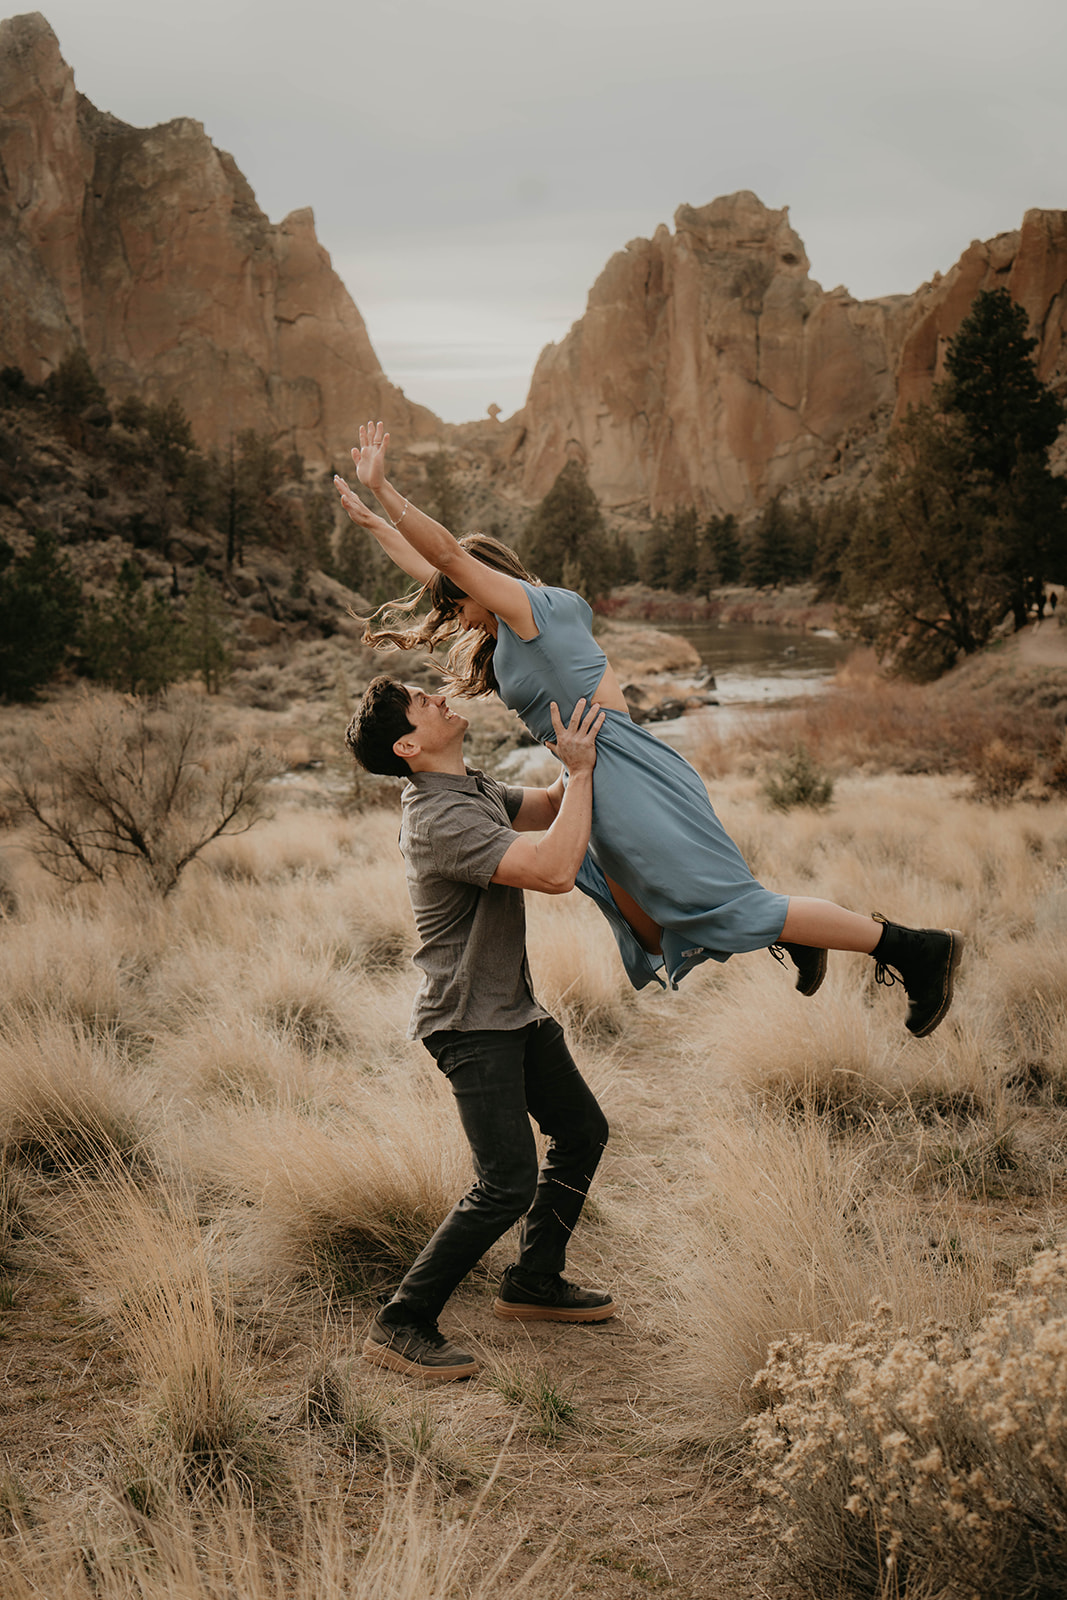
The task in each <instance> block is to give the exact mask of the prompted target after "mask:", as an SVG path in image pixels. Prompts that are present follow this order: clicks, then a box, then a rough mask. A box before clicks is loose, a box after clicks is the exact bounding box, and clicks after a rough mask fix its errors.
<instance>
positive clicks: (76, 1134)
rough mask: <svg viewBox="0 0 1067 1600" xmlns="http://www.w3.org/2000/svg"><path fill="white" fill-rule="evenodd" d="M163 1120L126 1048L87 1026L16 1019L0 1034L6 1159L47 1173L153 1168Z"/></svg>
mask: <svg viewBox="0 0 1067 1600" xmlns="http://www.w3.org/2000/svg"><path fill="white" fill-rule="evenodd" d="M155 1120H156V1119H155V1116H154V1113H153V1110H152V1106H151V1097H150V1093H149V1090H148V1088H147V1087H146V1085H145V1084H144V1083H143V1082H142V1081H140V1080H138V1079H137V1078H135V1077H134V1076H133V1074H132V1073H131V1072H130V1071H129V1070H128V1069H127V1066H126V1063H125V1060H124V1057H123V1055H122V1052H121V1050H120V1049H118V1048H117V1047H116V1045H115V1044H114V1043H113V1042H112V1041H109V1040H108V1039H106V1038H104V1039H99V1038H95V1037H93V1036H92V1035H91V1034H89V1033H88V1032H87V1031H86V1030H85V1028H84V1027H83V1026H81V1025H74V1026H71V1025H68V1024H64V1023H62V1022H59V1021H56V1020H54V1019H51V1018H41V1019H38V1021H37V1023H36V1025H34V1022H33V1020H32V1019H28V1020H27V1019H24V1020H21V1021H20V1020H18V1019H16V1020H15V1021H14V1022H13V1023H12V1025H11V1026H10V1027H8V1028H7V1029H5V1030H4V1031H2V1032H0V1154H2V1155H3V1156H4V1157H5V1158H6V1159H7V1160H8V1161H19V1162H22V1163H24V1164H25V1165H28V1166H31V1167H34V1168H36V1169H37V1170H39V1171H41V1172H46V1173H63V1172H67V1171H69V1170H70V1169H72V1168H83V1169H84V1168H91V1167H102V1168H103V1169H104V1170H109V1169H110V1168H111V1167H112V1165H113V1164H114V1162H115V1160H116V1159H117V1160H121V1161H123V1162H125V1163H127V1164H128V1165H130V1166H139V1165H145V1164H146V1163H147V1162H148V1160H149V1145H150V1141H151V1137H152V1130H153V1126H154V1123H155Z"/></svg>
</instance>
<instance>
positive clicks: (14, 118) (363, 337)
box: [0, 13, 443, 464]
mask: <svg viewBox="0 0 1067 1600" xmlns="http://www.w3.org/2000/svg"><path fill="white" fill-rule="evenodd" d="M0 304H2V305H3V307H4V312H3V316H2V317H0V365H13V366H20V367H22V369H23V370H24V371H25V373H26V374H27V376H28V377H29V378H31V379H32V380H34V381H40V380H41V379H43V378H44V377H45V376H47V374H48V373H49V372H50V371H51V370H52V369H53V368H54V367H55V366H56V365H57V363H58V362H59V361H60V360H61V359H62V357H63V356H64V355H65V354H67V352H68V351H69V350H70V349H71V347H72V346H73V345H74V344H75V343H81V344H83V345H84V347H85V349H86V351H87V353H88V355H89V359H90V360H91V362H92V364H93V366H94V367H95V369H96V370H97V372H98V374H99V376H100V377H101V378H102V380H103V382H104V384H105V386H106V387H107V389H108V392H109V393H110V394H112V395H114V396H116V397H118V398H122V397H123V396H125V395H127V394H130V393H137V394H140V395H141V396H143V397H144V398H145V399H147V400H152V401H165V400H168V399H170V398H171V397H173V396H176V397H177V398H178V399H179V400H180V401H181V403H182V405H183V406H184V407H185V410H186V411H187V413H188V414H189V416H190V417H191V418H192V419H193V422H194V427H195V430H196V433H197V435H198V438H199V440H200V442H201V443H202V444H203V445H224V444H225V443H226V441H227V440H228V439H229V438H230V437H231V435H232V434H233V433H236V432H239V431H240V430H241V429H244V428H255V429H257V430H258V431H261V432H266V433H268V434H270V435H271V436H272V437H273V438H274V439H276V440H277V441H278V442H279V443H280V444H282V445H283V446H284V447H285V448H286V449H295V450H297V451H299V452H300V454H301V455H303V456H304V458H305V459H306V460H309V461H312V462H314V461H319V462H322V463H327V464H328V463H330V462H333V461H341V460H343V459H344V456H345V453H346V451H347V448H348V446H349V445H350V444H351V442H352V441H351V433H352V427H353V423H354V421H355V420H356V419H358V418H360V417H367V416H379V415H385V416H388V417H389V419H390V426H391V431H392V433H393V436H394V438H395V439H396V440H397V442H398V443H399V444H407V443H411V442H413V441H415V440H417V439H420V438H430V437H433V436H435V435H439V434H440V433H441V432H442V426H443V425H442V424H441V423H440V422H439V420H438V419H437V418H436V417H435V416H434V415H433V414H432V413H431V412H429V411H427V410H426V409H425V408H424V407H422V406H416V405H413V404H412V403H411V402H410V401H409V400H407V399H406V397H405V396H404V395H403V393H402V391H400V390H399V389H397V388H395V387H394V386H393V385H392V384H390V383H389V382H388V380H387V379H386V377H385V374H384V373H383V372H382V369H381V366H380V364H379V362H378V358H377V356H376V355H375V353H374V350H373V349H372V347H371V343H370V340H369V338H368V336H367V330H366V328H365V327H364V324H363V319H362V318H361V316H360V314H359V312H358V311H357V309H356V307H355V305H354V304H353V302H352V300H351V298H350V296H349V294H348V292H347V290H346V289H345V286H344V284H343V283H342V282H341V280H340V278H338V276H337V274H336V273H335V272H334V271H333V268H332V267H331V265H330V258H329V256H328V255H327V253H326V251H325V250H324V249H323V248H322V246H321V245H320V244H319V242H318V240H317V239H316V237H315V228H314V221H313V218H312V215H311V212H310V211H295V212H293V213H292V215H290V216H288V217H286V218H285V220H284V221H283V222H281V223H279V224H277V225H275V224H272V223H271V222H270V221H269V219H268V218H267V217H266V216H265V215H264V213H263V212H262V211H261V210H260V209H259V207H258V206H257V205H256V200H255V196H254V194H253V193H252V190H251V189H250V187H249V185H248V183H247V182H246V181H245V179H244V178H243V176H242V175H241V173H240V172H239V171H238V169H237V166H236V165H235V163H234V161H233V159H232V157H231V156H229V155H227V154H226V153H225V152H223V151H221V150H217V149H216V148H215V146H214V145H213V144H212V143H211V141H210V139H208V137H207V135H206V134H205V133H204V130H203V128H202V127H201V125H200V123H198V122H193V121H191V120H189V119H187V118H179V119H177V120H176V121H174V122H168V123H164V124H163V125H161V126H160V127H156V128H132V127H128V126H127V125H126V124H124V123H122V122H119V121H117V120H116V119H115V118H114V117H111V116H108V115H106V114H105V113H102V112H99V111H97V110H96V109H95V108H94V107H93V106H92V105H90V104H89V102H88V101H87V100H86V99H85V98H84V97H83V96H81V95H79V94H78V93H77V91H76V89H75V86H74V75H73V73H72V72H71V69H70V68H69V67H68V66H67V64H66V62H65V61H64V60H63V57H62V55H61V54H60V50H59V44H58V41H57V39H56V36H55V34H54V33H53V32H52V30H51V28H50V27H49V25H48V23H47V22H46V21H45V19H44V18H43V17H42V16H40V15H39V14H37V13H33V14H30V15H26V16H20V17H14V18H10V19H8V20H7V21H5V22H3V23H0Z"/></svg>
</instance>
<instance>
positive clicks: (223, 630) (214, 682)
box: [183, 567, 233, 694]
mask: <svg viewBox="0 0 1067 1600" xmlns="http://www.w3.org/2000/svg"><path fill="white" fill-rule="evenodd" d="M183 634H184V642H185V661H186V666H187V667H188V668H189V669H191V670H192V671H193V672H195V673H196V674H197V676H198V677H199V678H200V681H201V682H202V683H203V685H204V688H205V689H206V690H207V692H208V694H218V692H219V689H220V688H221V686H222V683H223V681H224V680H225V679H226V678H227V677H228V676H229V673H230V670H231V668H232V666H233V651H232V650H231V648H230V644H229V636H230V614H229V611H228V610H227V607H226V602H225V600H224V599H223V598H222V595H221V594H220V593H219V591H218V589H217V588H216V586H215V584H213V583H212V581H211V579H210V578H209V577H208V575H207V573H206V572H205V571H204V569H203V567H200V568H198V570H197V574H196V577H195V578H194V580H193V587H192V589H191V590H190V591H189V598H188V600H187V601H186V602H185V619H184V629H183Z"/></svg>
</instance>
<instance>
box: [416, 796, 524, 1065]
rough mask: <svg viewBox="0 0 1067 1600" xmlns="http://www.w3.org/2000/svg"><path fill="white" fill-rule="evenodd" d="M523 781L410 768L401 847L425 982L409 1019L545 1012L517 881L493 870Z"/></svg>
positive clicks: (469, 1026)
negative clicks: (502, 880)
mask: <svg viewBox="0 0 1067 1600" xmlns="http://www.w3.org/2000/svg"><path fill="white" fill-rule="evenodd" d="M521 804H522V790H521V789H516V788H508V787H506V786H505V785H504V784H502V783H498V782H497V781H496V779H495V778H487V777H485V776H484V775H483V774H482V773H480V772H468V773H467V774H466V776H465V777H462V778H461V777H457V776H455V775H454V774H453V773H450V772H417V773H415V774H414V775H413V777H412V779H411V782H410V783H408V784H406V785H405V787H404V792H403V794H402V795H401V811H402V821H401V826H400V848H401V850H402V852H403V855H404V862H405V867H406V870H407V885H408V894H409V895H410V896H411V907H412V910H413V911H414V913H415V927H416V929H417V932H418V936H419V948H418V949H417V950H416V952H415V956H414V961H415V965H416V966H417V967H418V968H419V969H420V970H421V972H422V983H421V984H420V986H419V991H418V993H417V994H416V996H415V1005H414V1009H413V1011H412V1014H411V1024H410V1027H409V1028H408V1034H409V1037H410V1038H412V1039H425V1038H426V1036H427V1035H428V1034H431V1033H436V1032H438V1030H440V1029H443V1028H449V1029H456V1030H458V1031H459V1032H461V1033H470V1032H473V1031H474V1030H475V1029H482V1028H497V1029H512V1028H523V1027H525V1026H526V1024H527V1023H529V1022H536V1021H537V1020H538V1018H540V1017H546V1016H547V1015H548V1012H547V1011H545V1010H544V1008H543V1007H542V1006H539V1005H538V1003H537V1001H536V1000H535V999H534V996H533V986H532V984H531V982H530V969H529V966H528V964H527V960H526V907H525V904H524V901H523V894H522V890H521V889H513V888H509V887H508V886H507V885H505V884H499V883H493V882H492V877H493V874H494V872H495V871H496V869H497V868H498V867H499V865H500V863H501V861H502V860H503V858H504V856H505V854H506V853H507V851H508V849H509V848H510V846H511V845H512V844H514V842H515V838H516V834H515V830H514V829H513V828H512V826H511V824H512V821H513V819H514V818H515V817H516V816H518V813H519V807H520V806H521Z"/></svg>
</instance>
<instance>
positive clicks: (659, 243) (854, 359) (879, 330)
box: [508, 192, 1067, 515]
mask: <svg viewBox="0 0 1067 1600" xmlns="http://www.w3.org/2000/svg"><path fill="white" fill-rule="evenodd" d="M674 222H675V227H674V232H673V233H672V232H671V231H670V229H668V228H667V227H665V226H661V227H660V228H658V229H657V231H656V233H655V235H654V236H653V238H652V239H635V240H632V241H631V242H630V244H628V245H627V246H626V248H625V250H622V251H620V252H619V253H618V254H617V255H615V256H613V257H612V258H611V260H610V261H609V262H608V264H607V266H606V267H605V268H604V271H603V272H602V273H601V275H600V277H599V278H598V279H597V281H596V283H595V284H594V286H593V288H592V290H591V291H590V294H589V301H588V304H587V307H586V310H585V314H584V316H582V317H581V318H580V319H579V320H578V321H577V322H576V323H575V324H574V326H573V327H572V328H571V330H570V332H569V333H568V334H567V336H566V338H565V339H563V340H562V341H561V342H560V343H559V344H556V345H549V346H548V347H547V349H545V350H544V351H543V353H542V355H541V357H540V359H539V361H538V363H537V367H536V370H535V372H534V375H533V381H532V383H531V386H530V394H529V398H528V400H527V403H526V406H525V407H524V409H523V410H522V411H521V412H519V413H518V414H517V415H516V417H515V418H513V419H511V422H510V423H509V424H508V431H509V445H510V462H511V470H512V471H513V472H514V473H515V474H516V475H517V477H518V478H519V481H520V483H521V492H522V494H523V496H524V498H526V499H527V500H535V499H538V498H539V497H540V496H541V495H543V494H544V493H545V492H546V490H547V489H548V487H549V486H550V485H551V483H552V482H553V481H554V479H555V477H556V475H557V473H558V472H559V471H560V469H561V468H562V466H563V465H564V463H565V462H566V461H567V460H568V459H569V458H572V457H576V458H577V459H578V460H580V461H581V462H582V463H583V465H584V466H585V469H586V471H587V473H588V476H589V480H590V482H591V484H592V485H593V487H594V488H595V490H596V492H597V494H598V495H599V496H600V497H601V499H602V500H603V501H604V502H606V504H608V505H610V506H613V507H615V508H617V509H619V510H623V509H625V508H627V507H635V508H637V507H640V508H644V507H648V508H650V509H651V511H652V512H653V514H655V513H656V512H669V511H671V510H673V509H674V508H676V507H678V506H688V505H697V506H700V507H701V508H702V509H704V510H707V511H717V512H726V511H732V512H735V513H738V514H741V515H744V514H745V513H747V512H751V511H752V510H754V509H755V508H756V507H757V506H758V505H760V504H761V503H762V502H764V501H765V500H766V499H767V498H768V497H769V496H771V495H773V494H775V493H776V492H778V491H779V490H784V489H788V488H791V487H794V486H797V485H810V484H818V483H820V482H825V481H827V480H829V479H832V478H836V477H838V476H840V475H848V476H850V477H851V478H852V480H853V481H854V480H855V478H856V477H857V476H859V477H862V476H864V475H865V474H866V472H868V471H869V469H870V465H871V460H872V459H873V457H874V455H876V453H877V447H878V445H879V444H880V442H881V439H882V437H883V436H884V433H885V430H886V428H887V427H888V425H889V423H890V421H891V420H892V418H893V417H894V416H899V415H901V414H902V412H903V411H904V410H905V409H906V408H907V406H908V405H909V404H912V403H915V402H918V401H920V400H924V399H928V398H929V397H930V394H931V392H932V388H933V385H934V383H935V382H936V381H937V380H938V379H939V378H940V377H941V376H942V374H943V364H944V356H945V350H946V346H947V343H948V340H949V339H950V338H951V337H952V335H953V334H954V333H955V332H956V330H957V329H958V328H959V325H960V323H961V322H962V321H963V319H964V317H965V316H966V315H967V312H968V309H969V307H970V304H971V301H972V300H973V298H974V296H975V295H976V294H977V293H978V292H979V291H980V290H982V289H991V288H995V287H997V286H999V285H1005V286H1006V287H1007V288H1008V289H1009V290H1010V291H1011V293H1012V295H1013V297H1014V298H1015V299H1016V300H1017V301H1018V302H1019V303H1020V304H1021V305H1023V306H1024V307H1025V309H1026V311H1027V312H1028V314H1029V317H1030V323H1031V328H1032V330H1033V332H1034V334H1035V336H1036V337H1037V338H1038V340H1039V349H1038V353H1037V356H1038V368H1039V371H1040V373H1041V376H1042V378H1043V379H1044V381H1046V382H1050V383H1053V384H1055V385H1058V386H1061V387H1064V386H1067V341H1065V329H1064V323H1065V317H1067V212H1063V211H1028V212H1027V213H1026V215H1025V217H1024V219H1023V223H1022V227H1021V228H1020V229H1018V230H1017V231H1015V232H1012V233H1004V234H1000V235H998V236H997V237H996V238H995V239H993V240H990V241H988V242H987V243H982V242H980V241H977V240H976V241H975V242H974V243H972V244H971V245H970V246H969V247H968V249H967V250H966V251H965V252H964V254H963V256H962V257H961V258H960V260H959V261H958V262H957V264H956V265H955V266H954V267H953V268H952V270H951V271H950V272H948V273H946V274H945V275H944V276H943V277H942V276H941V275H940V274H937V275H936V276H935V277H934V279H933V280H932V281H931V282H929V283H927V284H923V285H922V287H921V288H920V289H918V290H917V291H916V292H915V293H914V294H912V295H894V296H889V297H886V298H884V299H877V300H868V301H862V300H857V299H855V298H854V297H853V296H852V295H850V294H849V292H848V290H847V289H845V288H842V287H838V288H835V289H832V290H830V291H829V292H826V291H824V290H823V289H822V288H821V287H820V285H819V284H818V283H816V282H815V281H814V280H813V279H812V278H811V276H810V273H809V263H808V258H807V255H806V253H805V250H804V246H803V244H802V242H801V240H800V238H799V237H798V235H797V233H796V232H795V231H794V229H793V228H792V227H791V225H790V223H789V217H788V211H787V209H784V208H783V209H782V210H779V211H774V210H770V209H769V208H768V207H766V206H764V205H763V204H762V203H761V202H760V200H759V199H758V198H757V197H756V196H755V195H754V194H751V193H748V192H742V193H739V194H734V195H729V196H726V197H724V198H722V199H718V200H714V201H712V203H711V204H710V205H706V206H702V207H699V208H696V207H692V206H682V207H680V208H679V210H678V211H677V212H676V213H675V219H674ZM872 446H873V447H874V448H873V449H872ZM857 469H858V472H857Z"/></svg>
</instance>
